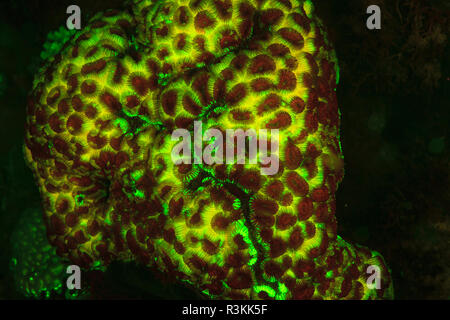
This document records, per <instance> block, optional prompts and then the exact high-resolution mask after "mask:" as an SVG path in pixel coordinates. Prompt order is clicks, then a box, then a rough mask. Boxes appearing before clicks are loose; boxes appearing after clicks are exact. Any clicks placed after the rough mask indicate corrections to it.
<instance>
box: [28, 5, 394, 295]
mask: <svg viewBox="0 0 450 320" xmlns="http://www.w3.org/2000/svg"><path fill="white" fill-rule="evenodd" d="M337 82H338V65H337V60H336V56H335V52H334V50H333V48H332V46H331V44H330V43H329V42H328V40H327V38H326V33H325V31H324V27H323V26H322V24H321V22H320V21H319V20H318V18H317V17H316V16H315V15H314V13H313V5H312V3H311V1H301V0H297V1H294V0H292V1H291V0H242V1H236V0H192V1H188V0H173V1H149V0H141V1H139V0H135V1H132V3H131V10H127V11H125V10H124V11H113V10H110V11H106V12H104V13H102V14H98V15H96V16H94V17H93V18H92V19H91V20H90V21H89V23H88V24H87V25H86V26H84V27H83V29H82V30H79V31H78V32H76V33H75V34H74V35H73V36H71V38H70V40H68V41H67V42H66V43H65V44H64V46H62V48H61V49H60V50H59V52H58V53H56V54H54V55H53V56H51V57H49V58H48V59H47V61H46V63H45V65H44V67H43V68H42V69H41V70H40V72H39V73H38V74H37V76H36V78H35V81H34V86H33V90H32V93H31V95H30V98H29V101H28V109H27V110H28V112H27V123H26V138H25V154H26V160H27V162H28V164H29V166H30V167H31V169H32V171H33V173H34V176H35V179H36V182H37V184H38V186H39V189H40V193H41V196H42V200H43V201H42V203H43V208H44V210H45V221H46V227H47V234H48V237H49V240H50V243H51V244H52V245H53V246H54V247H56V251H57V253H58V254H59V255H60V256H62V257H64V258H67V259H70V261H71V262H72V263H73V264H77V265H79V266H81V267H83V268H92V267H98V266H107V265H108V264H109V263H110V262H112V261H115V260H118V261H137V262H139V263H141V264H144V265H146V266H148V267H149V268H151V269H154V270H158V271H160V272H163V273H164V274H166V275H167V276H168V277H170V278H171V279H173V280H175V281H180V282H184V283H185V284H186V285H188V286H190V287H192V288H194V289H195V290H197V291H198V292H199V293H202V294H203V295H205V297H208V298H213V299H374V298H392V297H393V287H392V281H391V278H390V275H389V270H388V267H387V266H386V264H385V262H384V261H383V258H382V257H381V255H380V254H379V253H377V252H375V251H371V250H369V249H367V248H365V247H362V246H359V245H353V244H350V243H348V242H346V241H344V240H343V239H342V238H340V237H339V236H338V235H337V233H336V230H337V224H336V216H335V211H336V200H335V192H336V189H337V187H338V184H339V182H340V181H341V180H342V178H343V175H344V170H343V156H342V150H341V146H340V139H339V111H338V105H337V101H336V93H335V90H336V85H337ZM195 121H201V124H202V129H201V130H202V131H206V130H209V129H217V131H216V132H221V133H222V136H223V137H225V136H226V134H225V132H226V130H228V129H230V130H239V129H242V130H243V131H245V130H248V129H254V130H255V131H256V132H258V131H259V130H262V129H266V130H267V131H268V132H269V131H270V130H275V129H276V130H278V133H279V137H278V139H277V141H276V142H275V143H277V144H278V145H277V148H275V149H277V150H279V152H274V153H273V154H270V155H271V156H275V157H276V161H277V163H278V164H279V167H278V168H277V169H278V170H277V172H276V173H275V174H266V175H265V174H262V173H261V171H260V170H261V166H265V165H267V166H268V165H269V164H267V161H266V164H263V163H262V162H261V161H258V162H253V163H250V161H246V162H245V163H242V162H241V163H238V162H237V160H236V159H234V161H233V160H231V161H223V163H217V162H212V163H210V164H208V163H205V162H204V161H191V162H190V163H188V162H187V161H186V162H183V161H173V159H172V150H173V148H174V146H176V145H177V144H178V143H179V139H173V137H172V134H173V132H174V131H175V130H177V129H185V130H188V131H189V132H192V134H194V132H193V131H194V122H195ZM269 135H270V134H269ZM251 138H252V137H245V143H246V144H247V143H250V142H251V141H252V139H251ZM267 138H268V137H267ZM256 139H257V140H261V139H260V137H256ZM232 140H233V141H231V142H230V140H228V139H226V140H224V141H222V143H225V144H228V143H233V142H234V139H232ZM268 140H269V139H266V141H265V142H268ZM207 141H208V139H202V140H201V147H202V149H205V148H207V147H208V143H207ZM211 141H213V142H214V141H216V140H214V139H211ZM258 142H261V141H258ZM271 143H273V141H271V142H270V143H269V144H271ZM246 144H245V145H246ZM219 145H220V143H219V144H218V143H216V144H215V147H214V148H211V150H210V151H211V153H212V154H214V152H213V151H214V150H216V149H217V147H218V146H219ZM225 149H226V146H224V148H223V150H225ZM275 149H274V148H272V146H268V147H267V150H275ZM236 151H239V150H236ZM259 152H260V150H258V151H257V153H258V155H259ZM269 153H270V151H269ZM246 155H248V154H246ZM227 160H230V159H227ZM272 160H273V158H272ZM175 162H176V163H175ZM370 268H372V269H373V268H378V269H379V270H380V272H379V276H380V283H379V285H378V286H377V288H373V287H372V286H371V285H370V283H369V281H368V278H369V277H370V274H369V273H368V272H367V270H368V269H370Z"/></svg>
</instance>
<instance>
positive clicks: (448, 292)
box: [0, 0, 450, 299]
mask: <svg viewBox="0 0 450 320" xmlns="http://www.w3.org/2000/svg"><path fill="white" fill-rule="evenodd" d="M314 2H317V3H316V10H317V12H318V14H319V16H320V17H322V19H323V20H324V23H325V25H326V26H327V28H328V30H329V37H330V39H331V41H332V42H333V43H334V44H335V47H336V52H337V56H338V59H339V65H340V69H341V77H340V83H339V87H338V90H337V94H338V101H339V106H340V110H341V113H342V118H341V119H342V122H341V141H342V146H343V149H344V156H345V169H346V173H345V177H344V180H343V182H342V184H341V185H340V187H339V191H338V193H337V217H338V232H339V234H340V235H341V236H342V237H343V238H345V239H347V240H349V241H352V242H356V243H360V244H363V245H366V246H368V247H369V248H371V249H374V250H377V251H379V252H380V253H381V254H382V255H383V256H384V258H385V259H386V261H387V263H388V265H389V267H390V268H391V269H392V272H393V278H394V288H395V296H396V299H449V298H450V266H449V263H450V251H449V250H448V248H449V242H450V237H449V235H450V217H449V209H450V205H449V202H450V188H449V182H450V177H449V174H450V162H449V129H448V125H449V123H450V121H449V120H450V112H449V107H450V105H449V101H450V100H449V90H450V87H449V85H450V72H449V59H448V57H449V56H450V55H449V48H448V39H447V38H448V35H449V23H448V17H449V16H450V14H449V13H450V7H449V2H448V1H446V0H442V1H438V0H436V1H419V0H389V1H388V0H386V1H385V0H370V1H366V0H347V1H342V0H330V1H325V0H320V1H314ZM71 4H77V5H78V6H80V8H81V11H82V17H83V22H86V21H87V19H88V17H90V16H92V15H93V14H94V13H96V12H98V11H101V10H104V9H107V8H120V7H121V5H122V1H120V0H108V1H105V0H102V1H93V0H82V1H71V0H70V1H66V0H62V1H49V0H47V1H44V0H41V1H39V0H9V1H8V0H2V1H1V2H0V137H1V139H0V299H11V298H23V296H22V295H21V294H20V293H19V292H18V291H17V290H16V289H15V286H14V281H13V279H12V276H11V273H10V271H9V268H8V265H9V260H10V259H11V244H10V237H11V233H12V230H14V227H15V225H16V224H17V221H18V218H19V217H20V215H21V214H22V213H23V212H24V211H25V210H26V209H29V208H33V207H38V206H39V194H38V190H37V187H36V186H35V184H34V182H33V178H32V175H31V172H30V170H28V168H27V167H26V166H25V163H24V160H23V156H22V143H23V131H24V130H23V127H24V120H25V105H26V95H27V92H28V91H29V90H30V89H31V85H32V79H33V74H34V72H36V70H37V68H38V67H39V64H40V58H39V56H40V52H41V51H42V45H43V43H44V42H45V39H46V35H47V34H48V32H50V31H54V30H56V29H58V28H59V27H61V26H64V25H65V21H66V19H67V16H68V15H67V14H66V13H65V12H66V8H67V7H68V6H69V5H71ZM371 4H377V5H379V6H380V7H381V12H382V29H381V30H374V31H369V30H368V29H367V28H366V19H367V17H368V15H367V14H366V8H367V7H368V6H369V5H371ZM83 22H82V23H83ZM100 281H101V283H102V288H103V292H102V294H100V295H98V296H97V298H108V297H122V298H161V297H162V298H185V297H188V298H194V296H193V293H192V292H190V291H188V290H186V289H183V288H181V287H179V286H174V285H169V286H163V285H162V284H161V283H160V282H159V280H156V279H155V278H154V277H153V276H152V275H150V274H149V273H148V272H147V271H146V270H145V269H143V268H141V267H137V266H134V265H131V264H128V265H125V264H115V265H113V266H112V267H111V268H110V269H109V270H108V271H107V272H106V274H105V275H104V276H102V278H101V280H100Z"/></svg>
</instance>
